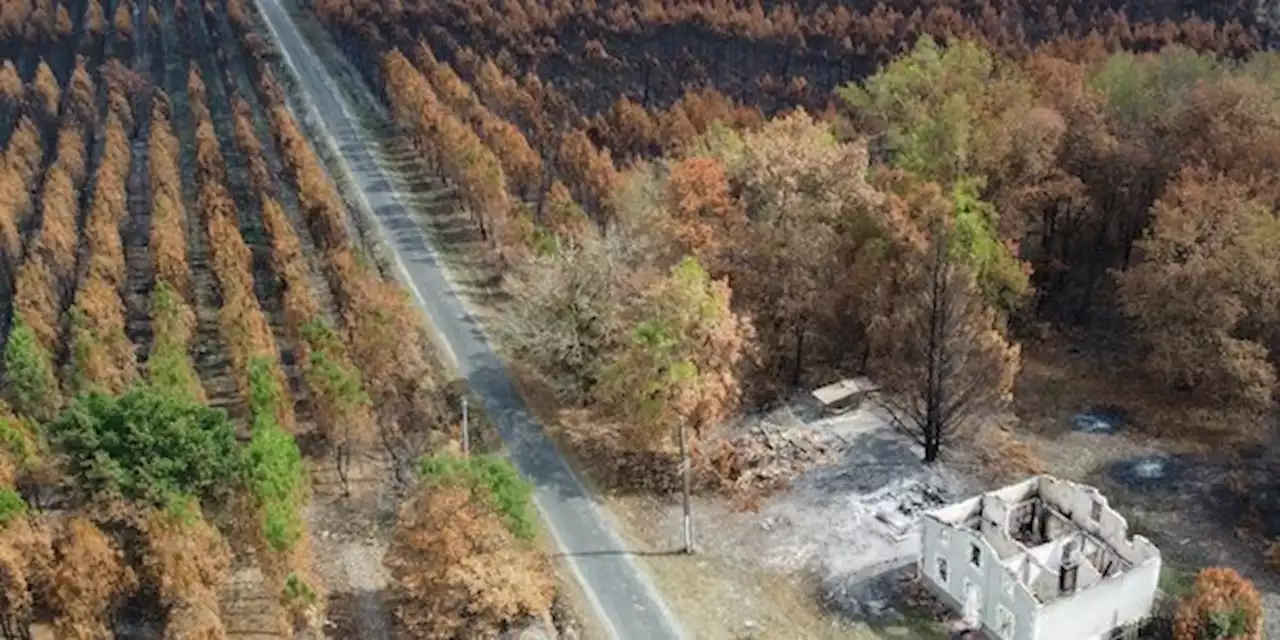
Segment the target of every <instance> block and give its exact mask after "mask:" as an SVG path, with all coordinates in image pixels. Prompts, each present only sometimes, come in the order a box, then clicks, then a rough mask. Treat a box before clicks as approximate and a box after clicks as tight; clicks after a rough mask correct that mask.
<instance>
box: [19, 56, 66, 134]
mask: <svg viewBox="0 0 1280 640" xmlns="http://www.w3.org/2000/svg"><path fill="white" fill-rule="evenodd" d="M27 91H28V94H27V95H28V98H27V100H28V102H29V103H30V105H31V107H30V109H31V112H32V113H33V114H34V115H35V117H36V119H37V120H39V121H40V122H41V123H42V124H44V126H48V125H49V124H50V123H52V122H53V121H54V120H55V119H56V118H57V117H58V102H59V100H61V98H62V89H60V88H59V87H58V79H57V78H56V77H54V75H53V69H51V68H49V64H48V63H47V62H45V61H44V60H41V61H40V66H38V67H36V77H35V79H34V80H32V82H31V85H30V87H28V90H27Z"/></svg>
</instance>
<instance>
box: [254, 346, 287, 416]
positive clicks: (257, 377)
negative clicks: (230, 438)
mask: <svg viewBox="0 0 1280 640" xmlns="http://www.w3.org/2000/svg"><path fill="white" fill-rule="evenodd" d="M273 365H274V363H273V362H272V359H271V358H268V357H266V356H258V357H256V358H254V359H252V360H250V361H249V415H250V416H252V417H253V419H255V420H256V419H258V417H259V416H262V415H264V414H271V415H272V417H273V419H274V417H275V416H276V415H278V413H277V412H278V411H279V409H280V406H281V403H282V402H284V390H283V389H281V388H280V381H279V378H278V377H277V376H276V369H275V367H274V366H273Z"/></svg>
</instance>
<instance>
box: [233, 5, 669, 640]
mask: <svg viewBox="0 0 1280 640" xmlns="http://www.w3.org/2000/svg"><path fill="white" fill-rule="evenodd" d="M258 4H259V7H260V9H261V11H262V15H263V17H264V18H265V19H266V21H267V25H268V27H269V28H270V30H271V31H272V33H273V34H274V35H275V37H276V40H277V41H278V42H279V45H280V50H281V52H282V53H283V54H284V57H285V60H286V62H287V64H289V66H290V67H291V68H292V69H293V72H294V75H295V76H296V77H297V78H298V80H299V81H300V85H301V86H300V90H301V92H302V93H303V94H304V97H305V99H306V100H307V101H308V102H310V107H311V108H313V109H314V113H313V115H314V116H315V117H316V120H317V122H318V123H319V124H320V125H321V128H322V129H323V130H324V131H325V132H326V133H327V135H328V136H330V138H331V140H330V142H331V143H332V144H333V146H334V148H335V149H336V150H337V152H338V155H339V158H340V164H343V165H345V169H346V170H347V171H348V172H349V173H350V177H351V178H352V184H353V185H355V187H356V189H357V190H358V191H359V192H360V193H359V194H356V195H357V197H358V198H360V199H362V200H365V202H364V203H362V204H364V205H366V206H368V208H369V209H370V210H371V211H372V212H373V213H374V217H375V219H376V220H377V221H378V223H379V227H380V229H379V231H380V232H381V234H382V237H383V239H384V240H386V241H387V244H388V245H389V246H390V248H391V249H392V250H393V258H394V261H395V262H396V263H397V267H398V269H399V270H400V271H401V274H400V275H401V276H402V277H403V278H404V279H405V280H406V282H407V283H408V284H409V285H410V290H411V291H412V293H413V294H414V296H415V298H416V299H417V302H418V304H420V305H421V306H422V308H423V309H424V311H426V313H427V314H428V315H429V317H430V319H431V322H432V324H433V325H434V327H433V328H434V329H435V330H436V331H437V332H438V333H439V334H440V337H441V338H442V339H443V342H444V343H445V344H446V346H447V350H448V351H450V352H451V353H449V354H446V355H447V356H449V357H451V359H452V360H454V362H455V363H456V365H457V367H458V370H459V371H460V372H461V373H462V375H464V376H465V377H466V379H467V381H468V382H469V383H470V385H471V388H472V389H473V390H474V391H475V392H476V393H477V394H479V395H480V396H481V397H483V398H484V402H485V410H486V413H487V414H488V415H489V416H490V417H492V418H493V419H494V420H495V421H496V422H497V424H498V430H499V432H500V433H501V435H502V439H503V441H504V442H505V443H506V445H507V447H508V449H509V450H510V452H511V458H512V460H513V461H514V462H515V464H516V466H517V467H518V468H519V469H520V472H521V473H522V474H524V476H525V477H526V478H528V479H530V480H531V481H532V482H533V483H534V484H535V487H536V489H535V492H534V498H535V500H536V502H537V505H538V510H539V511H540V512H541V514H542V519H543V522H544V524H545V525H546V528H547V529H548V530H549V531H550V533H551V535H552V536H553V537H554V538H555V541H556V543H557V544H558V545H559V546H560V550H561V552H562V553H563V554H564V555H565V557H566V558H567V560H568V563H569V566H570V567H571V568H572V570H573V572H574V574H575V575H576V577H577V579H578V581H579V582H580V583H581V585H582V588H583V590H584V591H585V592H586V594H587V598H588V599H589V600H590V601H591V604H592V606H593V607H594V608H595V609H596V614H597V616H598V617H599V618H600V620H601V623H602V624H603V626H605V627H606V628H607V629H608V630H609V631H610V632H611V633H612V635H613V637H615V638H620V639H631V638H635V639H637V640H641V639H643V640H663V639H666V638H681V637H683V633H682V632H681V631H680V627H679V623H678V622H677V621H676V620H675V619H674V618H673V617H672V616H671V613H670V611H669V610H668V609H667V607H666V605H665V603H664V602H663V600H662V597H661V595H659V594H658V592H657V590H656V589H655V588H654V587H653V585H652V584H651V583H650V581H649V579H648V577H647V576H646V575H645V574H644V573H643V572H642V571H641V570H640V569H639V568H638V567H636V565H635V563H634V562H633V561H632V559H631V558H630V557H629V556H628V555H627V553H626V549H625V547H624V546H623V544H622V542H621V540H620V539H619V537H618V535H617V533H616V532H614V530H613V528H612V526H611V525H610V524H609V522H608V519H607V517H606V516H605V515H604V514H603V513H602V512H601V510H600V509H599V508H598V507H597V506H596V504H595V502H594V500H593V498H592V496H591V494H590V493H589V492H588V491H587V490H586V489H585V488H584V487H583V485H582V483H581V482H580V481H579V480H578V479H577V478H576V477H575V476H574V474H573V472H572V471H571V470H570V468H569V466H568V464H566V463H565V460H564V458H563V457H561V456H560V454H559V452H558V451H557V450H556V448H555V446H554V445H553V444H552V443H551V441H550V440H549V439H548V438H547V437H546V436H545V435H544V434H543V432H542V430H541V428H540V427H539V426H538V425H537V424H536V423H535V422H534V421H533V419H532V418H531V417H530V415H529V413H528V412H527V411H526V410H525V407H524V403H523V401H522V400H521V398H520V396H519V394H517V393H516V390H515V387H514V386H513V385H512V383H511V380H510V378H509V377H508V375H507V373H506V372H505V371H504V370H503V367H502V364H501V362H500V361H499V360H498V358H497V356H495V355H494V352H493V349H492V348H491V347H490V345H489V343H488V340H487V338H486V337H485V335H484V333H483V331H482V330H481V328H480V326H479V325H478V324H477V323H476V321H475V320H474V319H473V318H472V317H471V316H470V315H469V314H468V313H467V311H466V309H465V308H464V306H463V304H462V301H461V300H460V299H459V298H458V296H457V295H456V294H455V292H454V289H453V287H452V286H451V284H450V282H449V279H448V275H447V274H446V273H445V271H444V269H443V267H442V265H441V263H440V262H439V260H438V258H437V256H436V254H435V252H434V250H433V249H432V248H431V246H430V244H429V241H428V239H427V236H426V234H425V232H424V231H423V229H422V228H421V227H420V226H419V224H418V222H417V221H415V220H414V218H413V214H412V213H411V211H410V209H409V207H408V206H407V205H406V201H405V199H404V198H403V197H402V195H401V194H400V193H399V192H398V191H397V190H396V188H395V186H394V185H395V181H394V180H393V179H392V174H391V173H390V172H389V171H386V170H384V169H383V167H382V166H381V164H380V162H379V159H378V157H377V154H376V153H371V152H370V151H371V150H372V149H375V148H376V146H377V141H376V140H375V138H374V136H372V135H371V134H370V132H369V131H367V130H365V129H364V128H363V126H362V124H361V122H360V121H359V119H358V118H356V117H355V115H354V112H355V110H354V108H353V105H351V104H350V103H349V102H348V101H347V97H346V96H344V95H342V93H341V91H338V90H336V89H335V87H336V86H337V84H336V81H335V79H334V77H333V75H332V74H331V73H330V71H329V70H328V69H326V68H325V67H324V65H323V63H322V62H321V61H320V58H319V57H318V56H317V55H316V54H315V52H314V51H313V50H312V49H311V45H310V44H309V43H307V42H305V41H304V39H303V37H302V35H301V33H300V32H299V30H298V27H297V25H296V24H295V23H294V22H293V19H292V18H291V17H290V16H289V14H288V12H287V11H286V10H285V9H284V8H283V7H281V6H280V4H279V0H258Z"/></svg>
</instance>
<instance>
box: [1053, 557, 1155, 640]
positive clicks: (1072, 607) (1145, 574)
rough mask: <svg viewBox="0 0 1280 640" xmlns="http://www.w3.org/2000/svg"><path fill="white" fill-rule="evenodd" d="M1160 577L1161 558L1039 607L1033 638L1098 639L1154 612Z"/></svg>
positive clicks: (1152, 559)
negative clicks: (1152, 608)
mask: <svg viewBox="0 0 1280 640" xmlns="http://www.w3.org/2000/svg"><path fill="white" fill-rule="evenodd" d="M1159 579H1160V559H1159V558H1151V559H1149V560H1147V561H1146V562H1145V563H1143V564H1142V565H1140V566H1136V567H1134V568H1132V569H1130V570H1129V571H1126V572H1124V573H1121V574H1119V575H1115V576H1112V577H1110V578H1107V579H1105V580H1102V581H1100V582H1098V583H1097V584H1095V585H1093V586H1092V587H1089V588H1088V589H1084V590H1082V591H1077V592H1076V593H1075V595H1073V596H1071V597H1070V598H1063V599H1060V600H1056V601H1054V602H1052V603H1050V604H1047V605H1044V606H1042V607H1041V608H1040V613H1039V616H1038V619H1037V628H1036V634H1035V636H1034V640H1095V639H1100V638H1102V637H1104V636H1105V634H1106V633H1108V632H1109V631H1111V630H1112V629H1114V628H1116V627H1118V626H1121V625H1125V624H1129V623H1132V622H1137V621H1139V620H1142V619H1143V618H1145V617H1146V616H1147V614H1148V613H1150V612H1151V605H1152V602H1153V601H1154V599H1155V593H1156V585H1157V583H1158V581H1159Z"/></svg>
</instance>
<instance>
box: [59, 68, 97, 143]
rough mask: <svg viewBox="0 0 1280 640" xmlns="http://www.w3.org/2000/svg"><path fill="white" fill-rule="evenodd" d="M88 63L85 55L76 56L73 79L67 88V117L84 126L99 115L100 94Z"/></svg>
mask: <svg viewBox="0 0 1280 640" xmlns="http://www.w3.org/2000/svg"><path fill="white" fill-rule="evenodd" d="M86 63H87V60H86V59H85V57H84V56H76V68H75V71H73V72H72V73H71V80H70V81H68V82H67V88H66V94H67V95H66V105H67V106H66V113H67V117H69V118H72V119H74V121H75V122H77V123H80V124H81V125H82V126H83V125H87V124H89V123H91V122H93V121H95V120H96V119H97V115H98V105H97V101H98V96H97V94H96V91H95V89H94V86H93V78H91V77H89V70H88V69H87V68H86V67H85V65H86Z"/></svg>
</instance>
